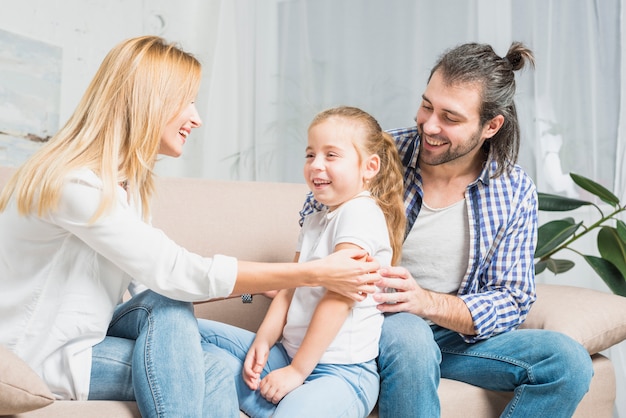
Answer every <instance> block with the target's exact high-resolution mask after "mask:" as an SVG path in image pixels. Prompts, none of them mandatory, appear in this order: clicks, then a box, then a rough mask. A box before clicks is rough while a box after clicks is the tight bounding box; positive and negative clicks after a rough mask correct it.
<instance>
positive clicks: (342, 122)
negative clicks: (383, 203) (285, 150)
mask: <svg viewBox="0 0 626 418" xmlns="http://www.w3.org/2000/svg"><path fill="white" fill-rule="evenodd" d="M359 135H364V133H362V132H361V130H360V129H359V127H358V125H357V124H356V123H354V122H352V121H350V120H348V119H345V118H341V117H331V118H328V119H326V120H323V121H321V122H319V123H317V124H315V125H313V126H311V127H310V128H309V135H308V145H307V148H306V161H305V164H304V179H305V180H306V182H307V185H308V186H309V188H310V189H311V191H312V192H313V195H314V196H315V199H316V200H317V201H319V202H321V203H323V204H325V205H326V206H328V207H329V208H330V209H331V210H333V209H335V208H337V207H338V206H339V205H341V204H342V203H344V202H346V201H347V200H349V199H351V198H353V197H354V196H356V195H357V194H358V193H360V192H362V191H363V190H365V189H366V184H365V181H366V180H367V179H369V178H372V177H373V176H374V175H375V174H376V172H378V170H377V168H378V165H377V164H376V170H375V172H373V171H372V170H371V169H370V168H368V162H369V161H370V160H371V159H372V158H375V159H378V156H376V155H374V156H370V157H367V158H361V156H360V155H359V152H358V151H357V144H358V138H359Z"/></svg>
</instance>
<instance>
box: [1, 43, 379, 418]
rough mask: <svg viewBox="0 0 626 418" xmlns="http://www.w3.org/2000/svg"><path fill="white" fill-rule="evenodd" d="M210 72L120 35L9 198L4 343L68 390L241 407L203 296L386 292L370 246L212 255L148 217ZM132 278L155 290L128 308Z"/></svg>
mask: <svg viewBox="0 0 626 418" xmlns="http://www.w3.org/2000/svg"><path fill="white" fill-rule="evenodd" d="M200 79H201V68H200V63H199V62H198V61H197V60H196V59H195V58H194V57H193V56H192V55H191V54H189V53H186V52H184V51H182V50H181V49H179V48H178V47H176V46H175V45H173V44H169V43H167V42H165V41H164V40H163V39H161V38H158V37H154V36H144V37H138V38H133V39H129V40H127V41H124V42H122V43H120V44H119V45H117V46H116V47H115V48H113V49H112V50H111V51H110V52H109V54H107V56H106V57H105V59H104V61H103V62H102V65H101V66H100V68H99V69H98V72H97V73H96V75H95V77H94V79H93V80H92V82H91V83H90V85H89V87H88V89H87V91H86V92H85V95H84V96H83V98H82V100H81V101H80V103H79V105H78V107H77V109H76V110H75V112H74V113H73V114H72V116H71V117H70V119H69V121H68V122H67V123H66V124H65V126H63V128H61V130H60V131H59V132H58V133H57V134H56V135H55V136H54V138H53V139H52V140H51V141H50V142H49V143H48V144H46V145H45V146H44V147H43V148H42V149H41V150H40V151H39V152H37V153H36V154H35V155H33V156H32V157H31V159H30V160H28V161H27V162H26V163H25V164H24V165H23V166H22V167H20V168H19V169H18V170H17V172H16V173H15V175H14V176H13V177H12V179H11V180H10V181H9V182H8V183H7V185H6V187H5V188H4V189H3V191H2V194H1V195H0V295H2V303H0V344H2V345H4V346H6V347H7V348H8V349H9V350H11V351H12V352H14V353H15V354H17V355H18V356H19V357H21V358H22V359H23V360H24V361H26V362H27V363H28V364H29V365H30V366H31V367H32V368H33V369H34V370H35V371H36V372H37V373H38V374H39V375H40V376H41V377H42V378H43V380H44V381H45V382H46V383H47V385H48V386H49V388H50V389H51V391H52V392H53V393H54V394H55V395H56V397H57V399H67V400H75V399H77V400H86V399H111V400H136V401H137V405H138V407H139V411H140V412H141V415H142V416H143V417H144V418H146V417H157V416H158V417H172V416H176V417H183V416H186V417H187V416H189V417H190V416H193V417H202V416H219V417H238V416H239V408H238V404H237V397H236V391H235V388H234V385H233V384H230V385H229V384H228V383H225V380H226V378H227V376H229V375H228V374H227V370H226V369H225V368H224V367H222V366H221V365H220V364H219V361H218V360H217V359H214V358H212V357H211V356H209V355H205V353H203V351H202V347H201V345H200V338H199V335H198V325H197V321H196V319H195V317H194V315H193V307H192V305H191V303H189V302H191V301H198V300H206V299H210V298H214V297H225V296H228V295H230V294H238V293H243V292H250V293H255V292H263V291H267V290H271V289H282V288H288V287H291V286H294V285H305V286H306V285H309V286H320V285H324V286H329V287H331V288H332V289H333V290H334V291H337V292H339V293H341V294H343V295H345V296H352V297H354V299H355V300H362V299H363V297H364V296H363V295H358V292H359V291H365V292H368V291H370V290H371V286H368V285H362V284H364V283H367V281H368V279H367V278H366V277H365V274H364V273H365V272H368V271H375V270H376V269H377V268H378V264H377V263H375V262H369V263H367V264H364V263H362V262H360V261H356V260H353V259H352V257H363V256H364V255H365V252H364V251H346V252H344V253H343V254H340V255H339V256H338V257H333V256H331V257H328V258H327V259H325V260H316V261H312V262H310V263H304V264H302V263H251V262H245V261H239V260H236V259H234V258H232V257H226V256H223V255H216V256H214V257H202V256H200V255H197V254H193V253H190V252H189V251H186V250H185V249H184V248H181V247H180V246H178V245H177V244H176V243H174V242H173V241H172V240H170V239H169V238H168V237H167V236H165V235H164V234H163V232H162V231H160V230H158V229H156V228H153V227H152V226H151V225H150V224H149V216H150V205H149V203H150V197H151V195H152V192H153V190H154V181H153V170H154V165H155V163H156V161H157V157H158V155H159V154H162V155H167V156H171V157H178V156H179V155H181V153H182V150H183V146H184V144H185V142H186V141H187V140H188V139H189V135H190V133H191V131H192V129H194V128H197V127H199V126H200V125H201V123H202V122H201V120H200V116H199V115H198V112H197V111H196V107H195V105H194V100H195V96H196V94H197V92H198V86H199V84H200ZM209 215H210V214H209ZM206 233H210V231H206ZM324 276H326V277H324ZM131 280H134V281H135V283H137V284H139V285H142V287H144V288H148V289H151V290H146V291H143V292H141V293H140V294H138V295H137V296H134V297H132V298H131V299H130V300H129V301H128V302H126V303H122V304H119V305H118V303H119V302H120V301H121V299H122V295H123V294H124V292H125V291H126V289H127V288H128V287H129V284H130V283H131ZM360 284H361V285H360ZM181 301H184V302H181Z"/></svg>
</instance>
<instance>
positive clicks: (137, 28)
mask: <svg viewBox="0 0 626 418" xmlns="http://www.w3.org/2000/svg"><path fill="white" fill-rule="evenodd" d="M216 3H218V2H216V1H211V0H178V1H168V0H63V1H50V0H0V29H2V30H5V31H9V32H13V33H16V34H18V35H22V36H26V37H28V38H31V39H34V40H37V41H42V42H46V43H50V44H52V45H55V46H59V47H61V48H62V50H63V64H62V70H61V71H62V73H61V77H62V81H61V99H60V100H61V102H60V121H59V126H61V125H62V124H63V123H64V122H65V121H66V120H67V118H68V117H69V116H70V114H71V113H72V112H73V111H74V108H75V106H76V105H77V103H78V101H79V100H80V97H81V96H82V94H83V92H84V90H85V89H86V87H87V85H88V84H89V81H90V80H91V78H92V77H93V75H94V74H95V72H96V70H97V68H98V66H99V65H100V62H101V61H102V59H103V58H104V56H105V55H106V53H107V52H108V51H109V50H110V49H111V48H112V47H113V46H114V45H115V44H117V43H118V42H120V41H122V40H124V39H127V38H130V37H134V36H139V35H147V34H152V35H161V36H163V37H165V38H166V39H168V40H169V41H174V42H178V43H179V44H180V45H181V46H182V47H183V49H185V50H187V51H189V52H192V53H193V54H194V55H195V56H196V57H197V58H198V59H199V60H200V61H201V62H202V63H203V66H204V75H205V77H206V74H207V73H208V70H209V68H210V64H211V63H210V57H211V56H212V44H213V41H212V39H213V35H212V34H213V32H212V29H213V27H214V26H215V25H213V23H214V21H215V20H214V19H217V17H216V16H217V11H218V10H217V7H218V6H217V5H216ZM205 84H206V83H203V86H202V87H201V89H205V88H206V86H205ZM201 94H202V91H201ZM199 111H200V113H201V114H202V109H199ZM200 129H202V128H200ZM200 129H199V130H197V131H200ZM194 136H195V137H196V138H201V137H202V136H201V135H194ZM199 146H200V144H199V143H197V142H196V143H195V144H194V141H190V142H189V143H188V147H187V149H186V154H187V155H193V154H194V147H196V148H197V147H199ZM185 164H190V162H189V161H187V160H185V157H184V156H183V157H181V158H180V159H178V160H173V159H164V160H163V161H161V162H160V163H159V164H157V171H158V172H159V173H160V174H162V175H172V176H176V175H180V174H181V173H182V172H183V171H182V170H181V168H180V167H184V166H185Z"/></svg>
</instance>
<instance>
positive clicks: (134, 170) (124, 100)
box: [0, 36, 201, 221]
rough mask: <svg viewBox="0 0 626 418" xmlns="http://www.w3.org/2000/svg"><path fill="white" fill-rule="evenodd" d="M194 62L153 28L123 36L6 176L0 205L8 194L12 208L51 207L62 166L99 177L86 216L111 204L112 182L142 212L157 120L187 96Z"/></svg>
mask: <svg viewBox="0 0 626 418" xmlns="http://www.w3.org/2000/svg"><path fill="white" fill-rule="evenodd" d="M200 79H201V66H200V63H199V62H198V60H197V59H196V58H194V57H193V56H192V55H191V54H189V53H187V52H185V51H183V50H181V49H180V48H179V47H177V46H176V45H174V44H171V43H167V42H166V41H165V40H164V39H162V38H160V37H156V36H142V37H137V38H132V39H129V40H126V41H124V42H122V43H120V44H119V45H117V46H116V47H114V48H113V49H112V50H111V51H110V52H109V53H108V54H107V56H106V57H105V58H104V61H103V62H102V64H101V65H100V68H99V69H98V71H97V72H96V75H95V76H94V78H93V80H92V81H91V83H90V84H89V87H88V88H87V90H86V92H85V94H84V95H83V97H82V99H81V101H80V103H79V104H78V106H77V108H76V110H75V111H74V113H73V114H72V116H71V117H70V118H69V120H68V121H67V123H66V124H65V126H63V127H62V128H61V129H60V130H59V132H58V133H57V134H56V135H54V137H53V138H52V139H51V140H50V142H49V143H48V144H46V145H45V146H43V147H42V148H41V149H40V150H39V151H38V152H37V153H35V154H34V155H33V156H32V157H31V158H30V159H29V160H28V161H27V162H26V163H24V164H23V165H22V166H21V167H20V168H19V169H18V170H17V172H16V173H15V175H14V176H13V177H12V178H11V180H10V181H9V182H8V183H7V185H6V186H5V188H4V190H3V191H2V194H1V195H0V211H2V210H4V209H5V208H6V206H7V204H8V202H9V200H10V198H11V196H13V195H15V199H16V202H17V208H18V211H19V213H20V214H22V215H26V214H30V213H32V212H35V211H36V213H37V215H38V216H42V215H43V214H45V213H47V212H49V211H52V210H54V209H56V207H57V205H58V202H59V195H60V190H61V187H62V186H63V182H64V180H65V177H66V176H67V174H68V173H70V172H71V171H73V170H76V169H80V168H88V169H91V170H93V171H94V172H95V173H96V174H97V175H98V176H99V177H100V179H101V180H102V182H103V190H102V200H101V202H100V206H99V208H98V210H97V211H96V213H95V214H94V215H93V217H92V221H94V220H95V219H97V218H98V217H99V216H101V215H102V214H104V213H106V212H107V211H108V210H109V209H110V208H111V207H112V206H113V204H114V201H115V189H116V186H117V184H118V183H120V182H126V184H127V185H128V190H129V191H131V193H133V196H134V198H135V199H139V200H140V201H141V204H142V208H143V217H144V219H147V218H148V216H149V213H150V209H149V200H150V197H151V196H152V193H153V191H154V182H153V178H152V176H153V168H154V164H155V162H156V159H157V155H158V152H159V147H160V142H161V137H162V135H163V131H164V127H165V125H166V124H167V123H168V122H169V121H170V120H172V119H173V118H174V117H176V116H177V115H178V114H180V112H181V111H182V110H183V108H184V107H185V106H187V105H188V104H189V103H191V102H193V101H194V100H195V96H196V94H197V92H198V89H199V85H200Z"/></svg>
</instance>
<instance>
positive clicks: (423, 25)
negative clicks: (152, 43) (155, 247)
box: [183, 0, 626, 417]
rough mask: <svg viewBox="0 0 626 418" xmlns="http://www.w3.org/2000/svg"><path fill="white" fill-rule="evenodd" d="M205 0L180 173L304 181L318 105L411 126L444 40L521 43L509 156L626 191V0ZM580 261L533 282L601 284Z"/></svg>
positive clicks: (549, 177)
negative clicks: (198, 122)
mask: <svg viewBox="0 0 626 418" xmlns="http://www.w3.org/2000/svg"><path fill="white" fill-rule="evenodd" d="M211 4H212V5H213V7H212V10H218V11H219V12H218V18H217V19H215V17H213V18H212V21H216V25H215V27H214V28H213V29H212V30H213V33H214V36H212V37H211V40H210V41H209V42H208V43H209V44H210V45H209V46H208V47H207V48H209V49H210V50H211V52H212V58H211V59H210V62H209V64H210V67H209V68H207V70H206V79H205V83H204V86H205V87H204V89H203V92H204V93H206V95H205V96H204V97H203V98H200V99H199V108H200V111H201V112H202V117H203V119H204V123H205V126H204V128H202V132H203V134H202V135H203V136H204V138H203V139H204V140H203V141H202V142H201V143H202V145H201V146H199V145H195V147H197V149H198V151H197V152H194V153H193V155H191V156H189V155H188V156H187V157H185V158H187V159H189V163H188V164H187V165H188V167H189V169H188V170H187V174H188V175H192V176H201V177H208V178H215V179H238V180H252V181H287V182H302V181H303V180H302V168H301V167H302V163H303V156H304V147H305V140H306V131H307V127H308V124H309V122H310V121H311V119H312V118H313V116H314V115H315V114H316V113H317V112H319V111H321V110H323V109H324V108H327V107H330V106H336V105H340V104H346V105H353V106H358V107H361V108H363V109H364V110H366V111H368V112H370V113H372V114H373V115H374V116H375V117H376V118H377V119H378V120H379V122H380V123H381V125H382V126H383V128H395V127H402V126H410V125H412V124H413V123H414V122H413V118H414V116H415V114H416V111H417V107H418V105H419V102H420V98H421V94H422V92H423V89H424V87H425V83H426V79H427V76H428V73H429V70H430V68H431V67H432V65H433V64H434V62H435V60H436V59H437V57H438V56H439V55H440V54H441V53H442V52H443V51H444V50H445V49H447V48H450V47H453V46H455V45H457V44H460V43H464V42H470V41H475V42H484V43H490V44H491V45H493V46H494V49H495V50H496V53H498V54H499V55H504V54H506V51H507V49H508V47H509V46H510V44H511V42H512V41H521V42H523V43H525V44H526V45H527V46H528V47H530V48H531V49H532V50H533V52H534V53H535V56H536V61H537V64H536V69H535V70H534V71H531V70H526V71H523V72H521V73H518V76H517V80H518V94H517V105H518V113H519V117H520V122H521V128H522V147H521V151H520V161H519V163H520V164H521V165H522V166H523V167H525V168H526V170H527V171H528V172H529V173H530V175H531V176H532V177H533V179H534V180H535V182H536V183H537V186H538V189H539V190H540V191H545V192H552V193H561V194H564V195H568V196H579V197H582V198H586V197H588V196H584V195H582V196H580V195H581V192H580V189H578V188H576V187H574V185H573V184H572V182H571V180H570V178H569V175H568V174H569V173H570V172H574V173H577V174H581V175H583V176H586V177H589V178H592V179H594V180H596V181H598V182H600V183H601V184H603V185H604V186H606V187H607V188H609V189H611V190H614V191H615V193H616V194H618V195H619V196H620V197H622V198H624V199H626V168H624V166H623V164H622V161H623V159H624V156H625V155H626V146H625V138H626V136H625V134H624V132H626V130H625V128H624V127H625V126H626V124H625V123H624V122H625V121H626V111H625V110H624V109H625V108H626V106H622V98H623V97H626V87H624V86H623V83H622V80H626V78H624V75H623V70H622V69H625V68H626V63H625V62H623V61H624V58H623V57H622V45H624V44H625V42H626V39H625V37H624V35H623V31H622V21H623V19H622V13H623V11H622V10H623V0H469V1H468V0H440V1H437V2H434V1H431V0H211ZM624 104H626V102H624ZM194 149H195V148H194ZM183 161H184V160H183ZM540 216H542V217H544V218H543V219H545V216H547V215H540ZM540 220H541V218H540ZM586 245H588V247H589V251H593V248H595V247H594V245H593V243H587V244H586ZM576 263H577V267H576V269H574V271H572V272H571V273H569V274H568V275H564V276H556V277H549V276H547V275H545V274H543V275H540V276H538V278H537V280H538V281H539V282H552V283H561V284H574V285H578V286H584V287H590V288H595V289H599V290H604V291H606V287H605V286H604V285H603V283H602V282H601V280H600V279H599V278H598V277H597V276H596V275H595V274H594V273H593V272H592V271H591V270H590V269H588V268H587V267H586V266H585V265H583V264H584V262H583V261H582V260H580V259H577V260H576ZM625 353H626V345H625V344H624V343H622V344H620V345H619V346H617V347H615V348H613V349H611V350H608V351H607V352H606V354H607V355H609V356H610V357H611V358H612V359H613V361H614V365H615V367H616V374H617V379H618V400H617V406H616V411H615V416H616V417H620V416H621V417H626V399H625V397H626V382H625V380H626V354H625Z"/></svg>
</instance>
